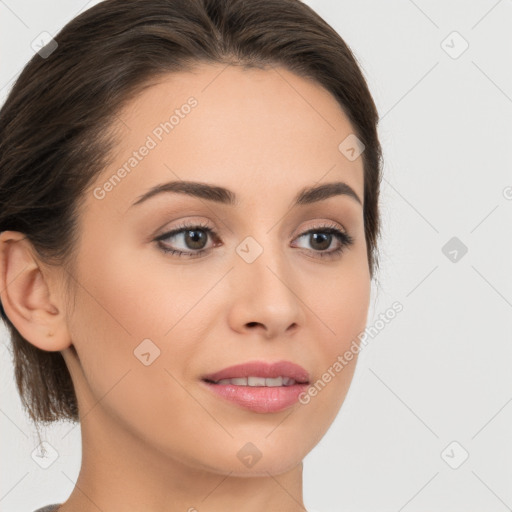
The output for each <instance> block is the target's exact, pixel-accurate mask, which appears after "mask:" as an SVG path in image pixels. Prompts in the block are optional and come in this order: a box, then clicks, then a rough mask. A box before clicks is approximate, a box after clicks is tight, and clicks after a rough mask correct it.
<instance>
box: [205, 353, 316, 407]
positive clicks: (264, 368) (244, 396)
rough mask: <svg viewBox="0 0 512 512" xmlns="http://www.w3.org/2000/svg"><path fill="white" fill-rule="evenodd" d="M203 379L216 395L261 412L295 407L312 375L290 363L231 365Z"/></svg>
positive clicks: (260, 362)
mask: <svg viewBox="0 0 512 512" xmlns="http://www.w3.org/2000/svg"><path fill="white" fill-rule="evenodd" d="M201 380H202V382H203V383H204V384H205V385H206V387H207V388H208V389H209V390H210V391H212V392H213V393H214V395H215V396H217V397H220V398H222V399H223V400H227V401H229V402H231V403H233V404H235V405H236V406H237V407H242V408H244V409H249V410H251V411H253V412H258V413H271V412H279V411H282V410H283V409H287V408H288V407H291V406H292V405H294V404H295V403H296V402H297V401H298V400H299V396H300V394H301V393H303V392H304V391H305V390H306V388H307V387H308V385H309V382H310V378H309V374H308V372H307V371H306V370H305V369H304V368H302V367H301V366H299V365H296V364H294V363H291V362H289V361H279V362H277V363H272V364H269V363H266V362H262V361H255V362H250V363H244V364H241V365H236V366H230V367H228V368H224V369H223V370H221V371H219V372H216V373H213V374H210V375H205V376H203V377H202V378H201Z"/></svg>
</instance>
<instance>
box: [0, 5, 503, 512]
mask: <svg viewBox="0 0 512 512" xmlns="http://www.w3.org/2000/svg"><path fill="white" fill-rule="evenodd" d="M94 3H97V2H96V1H93V2H89V3H88V4H86V3H85V0H66V1H64V0H60V1H48V0H45V1H42V0H38V1H35V0H32V1H28V0H0V62H1V67H0V103H3V101H4V100H5V97H6V95H7V92H8V90H9V88H10V86H11V84H12V80H13V79H14V78H15V77H16V76H17V75H18V73H19V72H20V70H21V68H22V67H23V66H24V64H25V63H26V61H27V60H28V59H29V58H30V56H31V55H32V54H33V50H32V48H31V42H32V41H33V40H34V39H36V37H37V36H38V35H39V34H40V33H41V32H43V31H46V32H49V33H50V34H52V35H55V34H57V32H58V31H59V30H60V29H61V28H62V26H63V25H64V24H65V23H66V22H67V21H68V20H70V19H71V18H73V17H74V16H75V15H76V14H78V12H80V11H82V10H84V8H85V7H86V6H87V7H90V6H92V5H93V4H94ZM306 3H307V4H308V5H310V6H311V7H313V8H314V9H315V10H316V11H317V12H318V13H319V14H320V15H321V16H322V17H324V18H325V19H326V20H327V21H328V22H329V23H330V24H331V25H332V26H333V27H334V28H335V29H336V30H337V31H338V32H339V33H340V35H341V36H342V37H343V38H344V39H345V41H346V42H347V43H348V45H349V46H350V47H351V48H352V50H353V51H354V53H355V55H356V57H357V59H358V61H359V63H360V65H361V67H362V68H363V71H364V73H365V76H366V77H367V79H368V82H369V86H370V89H371V92H372V94H373V96H374V98H375V101H376V103H377V107H378V109H379V112H380V117H381V121H380V137H381V141H382V144H383V147H384V158H385V167H384V181H383V183H382V201H381V208H382V220H383V226H384V232H383V239H382V241H381V271H380V274H379V280H380V285H379V286H378V287H377V286H375V287H374V293H373V297H374V299H373V301H372V308H371V311H370V315H369V319H368V325H374V324H375V325H376V320H377V319H378V317H379V314H381V313H382V312H384V311H386V310H387V309H388V308H389V307H390V305H391V304H392V303H393V302H394V301H400V303H401V304H403V308H404V309H403V311H402V312H401V313H399V314H397V315H396V317H395V319H394V320H392V321H391V322H390V323H388V324H386V326H385V327H384V328H382V329H380V330H379V333H378V335H377V336H375V337H373V338H371V339H370V342H369V343H368V345H367V347H366V348H365V349H364V350H363V351H362V353H361V356H360V360H359V364H358V368H357V371H356V375H355V378H354V381H353V384H352V387H351V389H350V392H349V394H348V396H347V399H346V401H345V403H344V405H343V407H342V409H341V412H340V414H339V415H338V417H337V419H336V421H335V422H334V424H333V425H332V427H331V428H330V430H329V432H328V433H327V434H326V436H325V437H324V438H323V439H322V441H321V442H320V444H319V445H318V446H317V447H316V448H315V449H314V451H313V452H311V453H310V454H309V455H308V456H307V457H306V459H305V462H304V464H305V469H304V498H305V503H306V506H308V507H310V508H311V509H318V510H321V511H322V512H324V511H325V512H331V511H341V510H350V511H354V512H361V511H377V510H378V511H379V512H385V511H393V512H400V511H406V512H414V511H424V510H436V511H438V512H442V511H450V512H455V511H464V512H466V511H468V510H473V511H477V510H479V511H484V510H485V511H486V512H502V511H504V510H507V508H508V509H510V508H511V507H512V487H511V485H510V482H511V481H512V428H511V427H512V403H511V402H512V373H511V372H510V364H511V362H512V343H511V342H512V340H511V327H512V322H511V319H512V314H511V313H512V278H511V270H510V269H511V266H512V244H511V242H510V235H511V234H512V149H511V148H512V123H511V121H512V0H500V1H496V0H474V1H472V2H468V1H462V0H459V1H454V0H451V1H444V0H443V1H441V0H436V1H430V2H427V1H425V0H416V1H412V0H390V1H387V2H383V1H379V0H372V1H370V0H351V1H348V0H347V1H339V0H338V1H335V0H309V1H307V2H306ZM454 31H456V32H458V34H459V35H457V34H453V32H454ZM464 41H466V42H467V44H469V46H468V48H467V50H466V51H464V52H463V53H462V54H460V55H458V54H459V53H460V51H461V50H462V49H463V48H464V45H465V43H464ZM455 57H456V58H455ZM452 237H457V238H458V240H459V241H460V242H462V243H463V244H464V245H465V246H466V247H467V249H468V250H467V253H466V254H465V255H463V256H462V257H461V254H462V253H461V251H460V249H456V250H457V251H458V252H457V254H455V253H454V252H451V254H448V256H449V257H447V256H445V254H444V253H443V251H442V248H443V247H444V246H445V244H446V243H447V242H448V241H449V240H450V239H451V238H452ZM460 242H457V243H460ZM449 251H453V248H449V249H447V250H446V251H445V252H447V253H449ZM455 256H456V257H457V261H455V262H454V261H451V259H450V258H452V259H453V258H454V257H455ZM6 345H8V340H7V336H6V331H3V332H2V344H1V345H0V355H1V359H0V364H1V368H0V378H1V382H0V386H1V388H0V389H1V391H0V392H1V395H0V396H1V403H0V413H1V414H0V432H1V440H2V441H1V445H0V460H1V461H2V464H1V466H0V474H1V481H0V510H1V511H6V512H21V511H25V510H26V511H32V510H33V509H34V508H36V507H38V506H42V505H44V504H48V503H53V502H61V501H64V500H65V499H66V498H67V496H68V495H69V494H70V493H71V491H72V488H73V485H74V481H75V480H76V477H77V475H78V470H79V467H80V450H81V448H80V429H79V427H75V428H72V425H71V424H69V423H66V424H61V425H58V426H55V427H52V428H51V429H48V430H47V431H46V433H45V434H44V439H46V440H47V441H49V442H50V443H51V444H52V445H53V446H55V447H56V449H57V451H58V454H59V456H58V458H57V459H56V460H55V462H54V463H53V464H52V465H51V466H50V467H49V468H48V469H42V468H41V467H39V466H38V465H37V464H36V463H35V462H34V460H33V459H32V458H31V452H32V451H33V450H34V448H35V447H36V446H37V445H38V444H39V440H38V438H37V435H36V433H35V431H34V430H33V429H32V427H31V424H30V423H29V422H28V420H27V418H26V416H25V414H24V412H23V410H22V408H21V404H20V401H19V399H18V396H17V393H16V390H15V387H14V382H13V376H12V365H11V362H10V354H9V352H8V350H7V348H6ZM454 441H455V442H456V444H455V445H453V444H452V445H451V446H450V447H449V448H448V449H447V450H445V449H446V448H447V447H448V446H449V445H450V444H451V443H452V442H454ZM466 452H467V453H468V454H469V457H468V458H467V460H466V461H465V462H464V463H463V464H462V465H460V467H458V469H453V468H452V467H450V465H449V464H451V465H452V466H457V465H458V464H460V462H461V460H462V458H463V456H464V454H465V453H466ZM443 453H444V456H443V455H442V454H443Z"/></svg>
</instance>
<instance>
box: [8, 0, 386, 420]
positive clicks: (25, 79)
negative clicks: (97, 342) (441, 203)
mask: <svg viewBox="0 0 512 512" xmlns="http://www.w3.org/2000/svg"><path fill="white" fill-rule="evenodd" d="M55 41H56V43H57V46H56V47H55V42H50V43H49V44H48V45H47V46H46V47H45V48H43V49H42V50H40V51H39V52H38V53H36V54H35V55H34V56H33V57H32V58H31V59H30V61H29V62H28V63H27V65H26V66H25V68H24V69H23V71H22V72H21V74H20V75H19V77H18V78H17V80H16V82H15V83H14V85H13V87H12V89H11V91H10V93H9V95H8V97H7V100H6V101H5V103H4V105H3V106H2V108H1V110H0V232H1V231H5V230H13V231H19V232H22V233H24V234H25V235H26V237H27V239H28V240H29V241H30V242H31V243H32V244H33V246H34V249H35V250H36V251H37V254H38V255H39V256H40V257H41V261H43V262H45V263H48V264H50V265H60V266H65V267H66V266H67V265H69V264H70V262H71V261H72V260H73V257H76V253H75V248H76V244H77V237H78V234H77V225H78V223H77V218H78V213H79V207H80V206H81V204H82V203H81V201H82V200H83V199H84V196H85V191H86V190H87V189H88V187H89V186H90V184H91V183H92V182H93V181H94V179H95V178H96V177H97V176H98V174H99V173H101V171H102V170H103V169H105V167H106V166H107V165H108V164H109V163H110V161H109V159H110V158H111V157H112V150H113V149H115V147H116V144H117V142H116V138H115V136H114V134H113V132H112V131H111V130H110V128H111V127H112V126H113V124H114V122H115V120H116V114H117V113H118V112H119V111H120V110H121V108H122V107H123V106H124V105H126V103H127V102H129V101H130V100H131V99H133V98H134V97H135V96H136V95H137V94H139V93H140V92H141V91H143V90H144V89H145V88H147V87H149V86H151V85H152V83H154V82H155V81H157V80H158V78H159V77H160V76H162V75H164V74H168V73H173V72H180V71H187V70H190V69H192V68H193V67H194V66H195V65H198V64H201V63H220V64H226V65H228V64H231V65H234V66H243V67H244V68H250V67H258V68H262V69H265V68H266V67H270V66H274V65H275V66H282V67H284V68H286V69H288V70H290V71H292V72H294V73H296V74H297V75H299V76H301V77H304V78H310V79H312V80H314V81H315V82H317V83H318V84H320V85H321V86H323V87H324V88H325V89H326V90H327V91H328V92H330V93H331V94H332V95H333V96H334V98H335V99H336V100H337V101H338V103H339V104H340V107H341V108H342V110H343V112H344V113H345V115H346V116H347V118H348V120H349V121H350V123H351V125H352V127H353V129H354V133H355V135H356V136H357V137H358V138H359V139H360V140H361V142H362V143H363V144H364V146H365V149H364V152H363V153H362V155H361V156H362V161H363V166H364V229H365V238H366V244H367V251H368V252H367V256H368V265H369V269H370V275H371V277H372V278H373V277H374V274H375V269H376V266H377V250H376V243H377V239H378V237H379V209H378V198H379V187H380V181H381V165H382V162H381V159H382V154H381V146H380V143H379V140H378V136H377V123H378V114H377V110H376V107H375V104H374V102H373V100H372V97H371V95H370V92H369V90H368V86H367V83H366V81H365V79H364V77H363V74H362V72H361V70H360V68H359V65H358V63H357V61H356V59H355V57H354V55H353V54H352V52H351V50H350V49H349V47H348V46H347V45H346V44H345V42H344V41H343V40H342V38H341V37H340V36H339V35H338V34H337V32H336V31H335V30H334V29H333V28H332V27H331V26H330V25H328V24H327V23H326V22H325V21H324V20H323V19H322V18H321V17H320V16H318V15H317V14H316V13H315V12H314V11H313V10H312V9H311V8H310V7H308V6H307V5H305V4H303V3H302V2H301V1H299V0H251V1H246V0H106V1H104V2H101V3H99V4H97V5H95V6H94V7H92V8H90V9H88V10H87V11H85V12H83V13H82V14H80V15H79V16H77V17H76V18H75V19H73V20H71V21H70V22H69V23H68V24H67V25H66V26H65V27H64V28H63V29H62V30H61V31H60V32H59V33H58V34H57V35H56V36H55ZM340 142H341V141H340ZM0 313H1V315H2V318H3V320H4V322H5V323H6V325H7V327H8V329H9V331H10V334H11V339H12V354H13V362H14V371H15V379H16V386H17V389H18V391H19V393H20V397H21V400H22V403H23V405H24V407H25V409H26V410H27V411H28V413H29V415H30V417H31V419H32V420H33V421H34V422H52V421H56V420H60V419H68V420H71V421H79V415H78V404H77V399H76V395H75V390H74V386H73V382H72V380H71V375H70V373H69V371H68V369H67V366H66V364H65V361H64V358H63V357H62V355H61V353H60V352H58V351H53V352H52V351H44V350H41V349H39V348H37V347H35V346H34V345H33V344H32V343H29V342H28V341H27V340H25V339H24V338H23V337H22V336H21V334H20V333H19V332H18V331H17V330H16V328H15V327H14V325H13V324H12V322H11V321H10V320H9V318H8V317H7V315H6V314H5V310H4V309H3V307H2V306H1V304H0Z"/></svg>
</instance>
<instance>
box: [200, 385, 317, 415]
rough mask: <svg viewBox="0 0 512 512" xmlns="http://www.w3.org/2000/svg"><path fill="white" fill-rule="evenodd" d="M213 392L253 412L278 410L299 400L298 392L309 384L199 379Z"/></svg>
mask: <svg viewBox="0 0 512 512" xmlns="http://www.w3.org/2000/svg"><path fill="white" fill-rule="evenodd" d="M201 382H202V383H203V384H205V385H206V386H207V387H208V388H209V389H210V390H211V391H213V393H216V394H217V395H218V396H221V397H222V398H225V399H226V400H230V401H231V402H234V403H235V404H237V405H239V406H241V407H244V408H245V409H249V410H251V411H254V412H279V411H282V410H284V409H286V408H288V407H290V406H292V405H293V404H294V403H296V402H297V401H298V400H299V396H300V394H301V393H302V392H303V391H305V390H306V389H307V388H308V386H309V384H294V385H293V386H275V387H267V386H235V385H234V384H213V383H211V382H206V381H204V380H203V381H201Z"/></svg>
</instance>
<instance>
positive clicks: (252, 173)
mask: <svg viewBox="0 0 512 512" xmlns="http://www.w3.org/2000/svg"><path fill="white" fill-rule="evenodd" d="M171 116H174V117H171ZM165 123H167V124H165ZM118 129H119V132H118V133H119V141H120V142H119V146H118V148H117V150H116V152H115V155H113V159H112V163H111V165H109V167H108V168H106V169H105V170H104V172H103V173H102V174H101V175H100V176H99V177H98V179H97V180H96V181H95V183H94V184H93V186H92V187H91V189H90V190H89V191H87V193H86V198H85V202H84V207H83V209H82V211H81V213H80V217H79V221H80V224H79V230H80V239H79V244H78V246H77V260H76V267H75V268H74V274H73V277H74V278H75V280H76V283H77V286H76V289H75V296H74V298H73V301H74V307H73V309H72V310H70V311H69V313H68V318H67V322H68V329H69V334H70V338H71V340H72V343H73V345H74V347H75V349H76V355H77V358H76V362H75V363H74V364H72V365H71V366H72V368H71V370H72V376H73V380H74V382H75V385H76V386H77V393H78V396H79V401H81V402H82V407H83V410H87V409H89V408H90V407H92V405H93V404H96V405H95V407H94V408H93V409H92V410H91V411H90V412H89V413H88V415H87V422H84V425H83V426H82V428H83V429H84V428H85V429H89V428H90V429H96V430H97V431H102V432H109V434H108V435H111V436H112V437H115V436H116V432H117V433H119V432H121V431H122V432H128V433H129V434H130V436H132V437H133V439H137V440H138V442H141V443H143V444H144V445H145V446H147V447H148V448H151V449H154V450H155V451H158V453H160V454H161V455H163V456H164V457H169V458H172V459H173V460H174V461H179V462H180V463H182V464H185V465H187V466H191V467H193V468H196V469H206V470H208V471H213V472H218V473H228V472H232V474H233V475H246V474H252V475H259V474H261V475H264V474H267V473H266V472H273V473H280V472H284V471H287V470H289V469H290V468H293V467H295V466H296V465H297V464H299V463H300V462H301V460H302V459H303V458H304V456H305V455H306V454H307V453H308V452H309V451H310V450H311V449H312V448H313V447H314V446H315V445H316V444H317V443H318V442H319V440H320V438H321V437H322V436H323V435H324V434H325V432H326V431H327V429H328V427H329V426H330V424H331V423H332V421H333V420H334V418H335V416H336V414H337V412H338V410H339V408H340V406H341V404H342V402H343V400H344V398H345V395H346V393H347V391H348V388H349V385H350V381H351V379H352V375H353V371H354V363H355V360H356V356H354V359H353V360H352V361H351V363H350V364H348V365H346V366H345V367H343V369H342V370H341V371H336V370H333V368H334V367H335V363H336V361H338V356H340V355H343V354H344V353H345V352H346V351H347V350H348V349H349V348H350V346H351V344H352V342H353V341H354V340H355V339H357V336H358V334H359V333H361V332H362V331H363V330H364V328H365V324H366V315H367V311H368V305H369V293H370V275H369V268H368V261H367V250H366V249H367V248H366V243H365V237H364V222H363V205H362V201H363V192H364V181H363V163H362V158H361V157H358V158H356V159H348V158H346V157H345V156H344V154H343V153H342V152H341V151H340V150H339V149H338V146H339V145H340V143H341V142H342V141H343V140H344V139H345V138H346V137H347V136H349V135H350V134H352V133H354V129H353V127H352V126H351V124H350V123H349V121H348V120H347V118H346V116H345V115H344V113H343V112H342V110H341V108H340V107H339V105H338V103H337V102H336V100H335V99H334V98H333V97H332V96H331V95H330V94H329V93H328V92H327V91H325V90H324V89H323V88H321V87H320V86H319V85H317V84H316V83H313V82H310V81H308V80H306V79H303V78H299V77H298V76H296V75H294V74H292V73H291V72H288V71H286V70H285V69H282V68H277V69H276V70H272V69H266V70H256V69H251V70H244V69H242V68H237V67H234V66H230V67H228V68H225V69H224V67H223V66H216V65H202V66H200V67H197V68H196V69H195V70H194V71H193V72H187V73H180V74H173V75H168V76H166V77H165V78H163V79H160V81H159V82H158V84H156V85H153V86H152V87H150V88H148V89H146V90H145V91H144V92H143V93H142V94H141V95H140V96H138V97H137V98H136V99H135V100H134V101H132V102H131V103H130V104H128V105H127V106H126V107H125V109H124V110H123V111H122V112H121V113H120V114H119V123H118ZM144 148H146V149H144ZM121 169H124V172H123V171H122V170H121ZM169 182H177V183H178V184H181V185H183V182H198V183H201V184H203V185H209V186H211V187H222V188H224V189H228V190H229V191H230V192H219V191H218V189H215V190H214V191H213V192H212V191H211V190H210V192H205V189H204V188H203V189H202V191H201V192H200V195H194V194H193V193H192V187H188V188H182V189H181V190H176V185H174V188H175V190H168V191H167V192H161V193H156V194H154V195H153V196H152V197H147V198H145V199H144V200H143V199H142V197H143V196H144V194H146V193H147V192H148V191H150V190H151V189H153V187H156V186H159V185H162V184H166V183H169ZM331 183H342V184H344V185H341V186H338V188H337V193H335V194H331V195H329V197H326V198H323V199H320V200H314V199H319V195H318V194H317V195H316V196H313V197H311V196H310V198H309V199H310V200H309V201H302V202H299V204H295V200H296V198H297V197H298V195H299V194H300V193H301V192H302V191H303V190H304V189H307V188H310V187H318V186H321V185H327V184H331ZM187 191H188V192H189V193H187ZM196 192H197V191H196ZM226 198H234V201H233V202H232V203H231V202H230V201H228V200H227V199H226ZM357 198H359V201H360V202H359V201H358V199H357ZM221 199H224V200H221ZM312 199H313V200H312ZM135 203H136V204H135ZM170 232H173V233H172V234H169V233H170ZM171 251H175V252H174V253H173V252H171ZM65 352H66V361H67V362H68V363H71V358H72V357H73V356H72V355H71V353H70V352H69V351H65ZM283 360H284V361H290V362H292V363H295V364H297V365H300V366H301V367H303V368H304V369H305V370H306V371H307V372H308V374H309V388H311V387H314V386H315V383H317V382H318V381H322V382H323V385H321V386H318V391H317V393H316V396H311V395H309V399H308V400H307V403H305V402H306V400H304V399H303V400H302V401H301V400H299V401H294V402H293V403H291V404H290V405H285V406H283V408H281V409H280V410H272V411H270V412H265V411H262V410H254V409H248V408H246V407H245V406H242V405H240V404H239V403H235V402H233V401H231V400H228V399H226V398H224V397H221V396H219V395H218V394H217V393H216V392H213V391H212V389H211V387H210V386H208V385H207V384H206V383H205V382H204V381H203V380H202V378H203V377H204V376H205V375H207V374H211V373H214V372H217V371H219V370H222V369H223V368H225V367H229V366H232V365H238V364H241V363H245V362H249V361H260V362H261V361H263V362H268V363H273V362H276V361H283ZM329 369H331V373H330V379H329V378H328V377H329V375H327V377H325V374H326V372H327V373H329ZM217 386H219V384H218V385H217ZM305 389H308V386H307V385H306V386H305ZM281 391H283V388H282V387H281V388H280V391H278V393H281ZM283 394H284V393H283ZM302 396H303V397H304V395H302ZM98 401H99V403H98ZM87 402H89V403H90V406H83V404H86V403H87ZM303 402H304V403H303ZM86 425H87V426H86ZM107 426H108V428H107ZM247 443H252V445H248V444H247ZM253 445H254V446H253ZM254 447H256V448H254ZM240 450H242V452H240ZM243 450H246V452H247V451H251V450H252V451H253V452H256V450H257V451H258V452H259V453H260V454H261V458H260V459H259V460H258V462H257V463H256V464H254V465H253V466H252V467H249V466H247V465H244V464H243V463H242V462H241V458H240V453H242V454H243V453H246V452H244V451H243Z"/></svg>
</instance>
